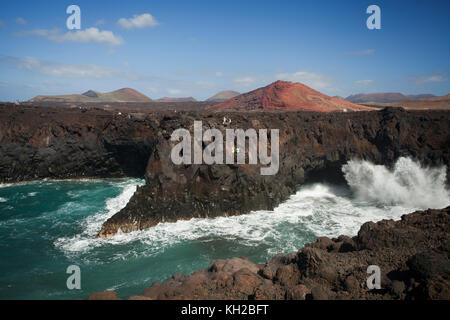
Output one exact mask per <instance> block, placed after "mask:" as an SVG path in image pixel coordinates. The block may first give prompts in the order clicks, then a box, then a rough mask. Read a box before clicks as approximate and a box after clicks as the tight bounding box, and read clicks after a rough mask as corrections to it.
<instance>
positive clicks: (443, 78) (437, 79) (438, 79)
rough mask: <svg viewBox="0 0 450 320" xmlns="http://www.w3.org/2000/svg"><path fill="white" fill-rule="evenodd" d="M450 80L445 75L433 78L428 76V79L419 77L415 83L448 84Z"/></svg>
mask: <svg viewBox="0 0 450 320" xmlns="http://www.w3.org/2000/svg"><path fill="white" fill-rule="evenodd" d="M447 81H448V78H447V77H446V76H443V75H433V76H427V77H418V78H416V79H415V82H416V83H418V84H425V83H437V82H447Z"/></svg>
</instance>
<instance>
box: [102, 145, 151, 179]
mask: <svg viewBox="0 0 450 320" xmlns="http://www.w3.org/2000/svg"><path fill="white" fill-rule="evenodd" d="M105 148H106V150H108V152H111V153H112V155H113V157H114V159H115V160H116V161H117V163H118V164H119V166H120V168H121V169H122V171H123V173H124V174H125V175H126V176H127V177H133V178H142V177H144V175H145V170H146V167H147V162H148V159H149V158H150V156H151V155H152V152H153V148H152V147H151V146H149V145H147V144H131V145H130V144H110V143H107V142H105Z"/></svg>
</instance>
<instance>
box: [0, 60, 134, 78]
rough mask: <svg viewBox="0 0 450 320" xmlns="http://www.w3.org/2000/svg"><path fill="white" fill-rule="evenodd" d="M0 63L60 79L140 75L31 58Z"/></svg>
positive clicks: (106, 68)
mask: <svg viewBox="0 0 450 320" xmlns="http://www.w3.org/2000/svg"><path fill="white" fill-rule="evenodd" d="M0 61H5V62H7V63H10V64H13V65H15V66H16V67H17V68H18V69H21V70H28V71H30V72H36V73H40V74H43V75H47V76H52V77H62V78H93V79H106V78H113V77H115V78H127V79H130V80H139V79H140V78H141V76H140V75H138V74H136V73H131V72H122V71H119V70H116V69H113V68H109V67H102V66H98V65H93V64H89V65H80V64H62V63H53V62H48V61H43V60H39V59H36V58H33V57H25V58H14V57H2V58H0Z"/></svg>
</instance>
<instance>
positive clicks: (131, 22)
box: [117, 13, 159, 29]
mask: <svg viewBox="0 0 450 320" xmlns="http://www.w3.org/2000/svg"><path fill="white" fill-rule="evenodd" d="M117 23H118V24H119V25H120V26H121V27H123V28H125V29H134V28H138V29H140V28H145V27H156V26H157V25H159V23H158V21H156V19H155V18H154V17H153V16H152V15H151V14H150V13H144V14H141V15H136V14H135V15H134V16H133V18H129V19H126V18H120V19H119V21H118V22H117Z"/></svg>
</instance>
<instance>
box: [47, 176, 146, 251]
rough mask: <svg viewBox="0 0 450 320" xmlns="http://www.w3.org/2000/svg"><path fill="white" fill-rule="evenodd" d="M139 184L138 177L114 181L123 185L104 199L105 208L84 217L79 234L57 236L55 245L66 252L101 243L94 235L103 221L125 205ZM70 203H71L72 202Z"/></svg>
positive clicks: (73, 194) (74, 196) (118, 184)
mask: <svg viewBox="0 0 450 320" xmlns="http://www.w3.org/2000/svg"><path fill="white" fill-rule="evenodd" d="M140 184H142V180H139V179H134V180H131V181H126V182H119V183H116V185H117V186H120V187H123V190H122V192H121V193H120V194H119V195H118V196H117V197H115V198H111V199H108V200H107V201H106V207H105V210H104V211H102V212H99V213H97V214H94V215H92V216H89V217H87V218H86V219H84V220H83V221H82V222H81V224H82V225H83V226H84V231H83V232H82V233H81V234H79V235H76V236H74V237H63V238H59V239H57V240H56V241H55V246H56V247H59V248H61V249H62V250H64V251H66V252H77V251H84V250H85V249H87V248H93V247H98V246H100V245H102V243H103V241H101V240H103V239H97V238H95V235H96V234H97V233H98V232H99V230H100V228H101V226H102V224H103V222H105V221H106V220H107V219H109V218H110V217H112V216H113V215H114V214H115V213H117V212H119V211H120V210H121V209H122V208H124V207H125V206H126V204H127V203H128V201H129V200H130V198H131V197H132V196H133V194H134V192H135V191H136V188H137V186H138V185H140ZM71 196H72V197H73V198H77V197H78V196H77V195H76V194H75V193H72V194H71ZM70 203H72V204H73V202H69V204H70Z"/></svg>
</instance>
